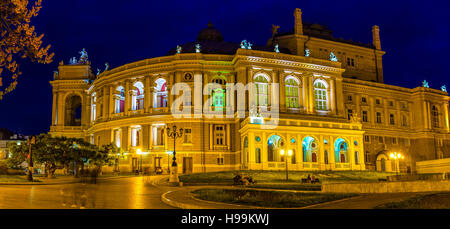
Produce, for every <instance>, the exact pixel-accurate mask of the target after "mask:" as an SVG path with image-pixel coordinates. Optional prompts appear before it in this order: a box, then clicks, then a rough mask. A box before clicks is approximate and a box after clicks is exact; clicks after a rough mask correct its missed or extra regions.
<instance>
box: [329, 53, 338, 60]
mask: <svg viewBox="0 0 450 229" xmlns="http://www.w3.org/2000/svg"><path fill="white" fill-rule="evenodd" d="M330 60H331V61H335V62H337V61H338V58H337V57H336V55H334V53H333V52H331V53H330Z"/></svg>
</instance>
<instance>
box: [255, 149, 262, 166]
mask: <svg viewBox="0 0 450 229" xmlns="http://www.w3.org/2000/svg"><path fill="white" fill-rule="evenodd" d="M255 162H256V163H261V149H260V148H256V149H255Z"/></svg>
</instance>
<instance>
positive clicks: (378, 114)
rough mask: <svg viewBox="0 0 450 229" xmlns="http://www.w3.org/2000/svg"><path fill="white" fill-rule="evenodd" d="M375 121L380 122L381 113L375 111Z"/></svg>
mask: <svg viewBox="0 0 450 229" xmlns="http://www.w3.org/2000/svg"><path fill="white" fill-rule="evenodd" d="M377 123H382V121H381V113H380V112H377Z"/></svg>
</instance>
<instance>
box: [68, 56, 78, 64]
mask: <svg viewBox="0 0 450 229" xmlns="http://www.w3.org/2000/svg"><path fill="white" fill-rule="evenodd" d="M69 63H70V64H77V63H78V61H77V58H76V57H72V59H70V60H69Z"/></svg>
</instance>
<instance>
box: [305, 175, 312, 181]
mask: <svg viewBox="0 0 450 229" xmlns="http://www.w3.org/2000/svg"><path fill="white" fill-rule="evenodd" d="M306 180H307V181H308V183H311V175H310V174H308V177H307V178H306Z"/></svg>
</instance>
